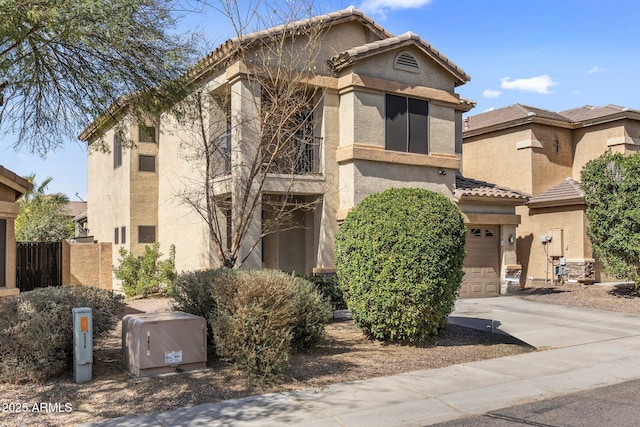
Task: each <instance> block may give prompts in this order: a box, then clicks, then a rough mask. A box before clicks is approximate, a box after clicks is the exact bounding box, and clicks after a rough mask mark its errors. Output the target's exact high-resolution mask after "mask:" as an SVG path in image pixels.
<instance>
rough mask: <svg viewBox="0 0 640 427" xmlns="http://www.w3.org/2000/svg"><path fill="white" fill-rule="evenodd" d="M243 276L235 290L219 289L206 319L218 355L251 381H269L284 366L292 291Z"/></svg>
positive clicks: (268, 278)
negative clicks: (246, 375)
mask: <svg viewBox="0 0 640 427" xmlns="http://www.w3.org/2000/svg"><path fill="white" fill-rule="evenodd" d="M256 276H258V275H257V274H255V273H246V274H245V273H242V280H240V281H238V282H236V284H237V286H227V287H224V288H222V289H218V291H219V293H218V301H217V302H218V310H217V312H216V313H214V314H212V315H211V316H210V317H209V319H210V321H211V325H212V327H213V334H214V337H215V341H216V347H217V351H218V354H219V355H220V356H222V357H224V358H226V359H228V360H230V361H232V362H233V363H234V364H235V365H236V366H237V367H238V368H240V369H241V370H243V371H244V372H246V373H247V374H249V375H250V376H251V377H253V378H262V379H270V378H272V377H273V376H274V375H277V374H278V373H279V372H280V371H281V370H282V369H283V368H284V366H285V365H286V363H287V360H288V356H289V351H290V348H291V338H292V326H291V319H292V318H293V317H294V313H295V303H294V300H293V298H292V296H293V295H292V292H291V288H289V287H287V286H282V282H281V281H280V280H278V278H276V277H275V276H273V275H269V274H260V275H259V276H260V277H256Z"/></svg>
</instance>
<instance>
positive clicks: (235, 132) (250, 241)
mask: <svg viewBox="0 0 640 427" xmlns="http://www.w3.org/2000/svg"><path fill="white" fill-rule="evenodd" d="M230 86H231V126H232V131H231V224H232V225H231V227H232V230H233V233H234V234H236V229H237V227H238V226H242V225H241V224H239V222H238V218H239V217H240V216H242V217H243V221H247V224H246V227H247V230H246V233H245V235H244V238H243V239H242V241H241V242H240V248H239V250H238V256H237V260H236V266H237V265H239V263H242V265H241V268H243V269H259V268H261V267H262V248H261V245H260V239H261V230H262V203H261V194H259V192H258V189H257V188H256V183H255V181H256V180H257V179H259V178H254V180H253V181H252V182H250V181H251V173H252V169H254V168H255V167H257V165H255V164H254V163H255V160H254V159H255V157H256V150H257V149H258V146H259V138H260V85H259V83H258V82H256V81H253V80H250V79H248V78H247V76H246V75H245V74H237V75H236V76H234V77H233V80H232V81H230ZM252 207H253V211H252V212H251V208H252Z"/></svg>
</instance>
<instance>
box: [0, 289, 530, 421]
mask: <svg viewBox="0 0 640 427" xmlns="http://www.w3.org/2000/svg"><path fill="white" fill-rule="evenodd" d="M169 307H170V303H169V301H168V300H166V299H144V300H131V301H128V313H141V312H158V311H166V310H167V309H169ZM120 340H121V329H120V325H118V328H117V329H116V330H115V331H114V332H113V334H111V336H110V338H109V339H108V340H107V341H106V342H104V343H102V344H101V345H100V346H96V348H95V350H94V365H93V380H92V381H90V382H89V383H85V384H75V383H74V382H73V378H72V376H71V375H69V376H67V377H63V378H60V379H58V380H54V381H50V382H48V383H46V384H23V385H11V384H0V396H1V397H0V405H2V411H1V412H0V426H3V427H13V426H16V427H17V426H67V425H73V424H76V423H83V422H89V421H97V420H102V419H106V418H115V417H119V416H123V415H128V414H144V413H152V412H157V411H167V410H171V409H175V408H179V407H183V406H187V405H197V404H201V403H206V402H216V401H221V400H226V399H234V398H239V397H245V396H250V395H254V394H262V393H268V392H278V391H288V390H298V389H303V388H311V387H323V386H326V385H328V384H332V383H336V382H342V381H353V380H359V379H366V378H372V377H378V376H384V375H392V374H396V373H400V372H410V371H415V370H420V369H432V368H439V367H444V366H448V365H452V364H457V363H464V362H470V361H475V360H482V359H490V358H495V357H502V356H508V355H512V354H518V353H523V352H527V351H531V350H532V349H531V348H530V347H527V346H522V345H520V344H518V343H516V342H513V341H510V340H509V339H508V338H507V337H504V336H502V335H491V334H488V333H486V332H481V331H474V330H470V329H466V328H462V327H458V326H452V325H450V326H449V327H448V328H447V330H446V331H445V332H444V333H443V334H442V335H441V336H440V337H438V338H437V339H434V340H433V341H432V342H429V343H425V344H423V345H420V346H413V345H396V344H385V343H380V342H376V341H371V340H368V339H366V338H365V337H364V336H363V334H362V333H361V332H360V330H359V329H358V328H357V327H355V326H354V325H353V322H351V321H339V322H332V323H330V324H329V325H327V328H326V333H325V337H324V339H323V340H322V342H321V343H320V345H319V346H318V347H316V348H314V349H313V350H311V351H309V352H307V353H301V354H295V355H292V356H291V358H290V361H289V362H290V366H289V368H288V369H287V370H286V372H285V373H284V375H283V376H282V378H280V379H279V380H278V381H277V382H276V383H274V384H251V383H249V382H248V381H247V380H246V379H245V378H244V377H243V376H242V375H241V374H240V373H238V372H236V371H235V370H234V369H233V368H232V367H230V366H229V365H227V364H224V363H221V362H217V361H212V362H210V363H209V366H210V368H211V369H209V370H208V371H205V372H197V373H184V374H177V375H166V376H159V377H153V378H132V377H130V376H129V375H127V374H126V373H124V372H123V371H122V370H121V367H120V366H121V353H120V342H121V341H120ZM42 403H44V404H47V407H46V408H45V410H42V409H41V408H42V407H41V406H40V405H41V404H42ZM56 405H57V406H56ZM36 409H40V410H39V411H36ZM67 410H68V412H67ZM18 411H20V412H18Z"/></svg>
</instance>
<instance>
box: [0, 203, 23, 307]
mask: <svg viewBox="0 0 640 427" xmlns="http://www.w3.org/2000/svg"><path fill="white" fill-rule="evenodd" d="M19 210H20V207H19V205H18V204H17V203H9V202H0V218H1V219H4V220H6V223H7V225H6V227H7V229H6V233H5V234H6V258H5V259H4V260H2V261H1V262H5V286H4V287H0V297H6V296H11V295H17V294H18V293H20V290H19V289H18V288H16V235H15V218H16V216H17V215H18V212H19Z"/></svg>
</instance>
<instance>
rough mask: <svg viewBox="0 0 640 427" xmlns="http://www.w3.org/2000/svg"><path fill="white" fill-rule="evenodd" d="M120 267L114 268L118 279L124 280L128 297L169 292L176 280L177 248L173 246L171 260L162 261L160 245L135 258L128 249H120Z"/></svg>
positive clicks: (156, 244)
mask: <svg viewBox="0 0 640 427" xmlns="http://www.w3.org/2000/svg"><path fill="white" fill-rule="evenodd" d="M119 253H120V259H119V260H118V266H117V267H114V268H113V272H114V275H115V277H116V279H119V280H122V287H123V289H124V293H125V295H126V296H127V297H132V296H138V295H141V296H148V295H151V294H155V293H159V292H169V291H170V289H171V286H172V285H173V282H174V281H175V279H176V276H177V273H176V263H175V259H176V248H175V246H174V245H171V246H170V248H169V258H168V259H166V260H163V261H160V257H161V256H162V254H161V253H160V244H159V243H157V242H156V243H154V244H153V245H151V246H145V248H144V255H142V256H135V255H133V253H132V252H129V251H128V250H127V249H126V248H124V247H121V248H120V252H119Z"/></svg>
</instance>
